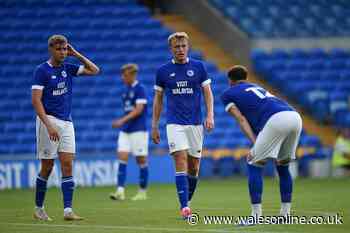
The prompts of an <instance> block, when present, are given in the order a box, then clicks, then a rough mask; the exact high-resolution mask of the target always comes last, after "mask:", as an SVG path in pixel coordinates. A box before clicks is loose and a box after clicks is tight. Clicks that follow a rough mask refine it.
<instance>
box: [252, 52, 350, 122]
mask: <svg viewBox="0 0 350 233" xmlns="http://www.w3.org/2000/svg"><path fill="white" fill-rule="evenodd" d="M252 60H253V61H254V66H255V69H256V71H257V72H258V73H259V74H261V75H263V76H264V78H265V79H266V80H268V81H269V82H270V83H271V84H272V85H274V86H275V87H277V88H278V89H280V90H281V91H282V92H283V93H285V94H286V95H287V96H289V97H290V98H293V99H294V100H296V101H297V102H298V103H300V104H301V105H302V106H303V107H305V108H306V109H308V110H309V111H311V113H312V114H313V115H314V116H315V117H316V118H317V119H318V120H320V121H321V122H328V123H329V122H332V123H333V124H335V125H336V126H338V127H349V126H350V108H349V104H350V103H349V101H350V51H348V50H344V49H331V50H330V51H326V50H324V49H311V50H303V49H292V50H291V51H286V50H282V49H275V50H273V51H271V52H266V51H263V50H255V51H253V52H252Z"/></svg>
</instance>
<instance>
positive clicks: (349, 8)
mask: <svg viewBox="0 0 350 233" xmlns="http://www.w3.org/2000/svg"><path fill="white" fill-rule="evenodd" d="M210 2H211V4H212V5H213V6H215V7H216V8H217V9H218V10H220V11H221V12H222V14H223V15H224V16H225V17H226V18H227V19H229V20H231V21H232V22H233V23H234V24H236V25H238V26H239V27H240V28H241V29H242V30H243V31H245V32H246V33H247V34H248V35H249V36H250V37H252V38H291V37H333V36H349V35H350V14H349V12H350V2H349V1H347V0H332V1H327V0H308V1H305V0H288V1H280V0H210Z"/></svg>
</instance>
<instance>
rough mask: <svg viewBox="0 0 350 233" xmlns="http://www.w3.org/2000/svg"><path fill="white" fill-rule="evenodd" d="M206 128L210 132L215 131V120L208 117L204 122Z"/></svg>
mask: <svg viewBox="0 0 350 233" xmlns="http://www.w3.org/2000/svg"><path fill="white" fill-rule="evenodd" d="M204 127H205V129H206V130H207V131H208V132H210V131H212V130H213V129H214V118H212V117H207V119H205V121H204Z"/></svg>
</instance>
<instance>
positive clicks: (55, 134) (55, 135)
mask: <svg viewBox="0 0 350 233" xmlns="http://www.w3.org/2000/svg"><path fill="white" fill-rule="evenodd" d="M47 132H48V133H49V137H50V140H51V141H54V142H57V141H58V140H59V139H60V136H59V134H58V131H57V129H55V128H54V127H52V126H49V127H47Z"/></svg>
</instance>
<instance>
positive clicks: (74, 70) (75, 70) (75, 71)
mask: <svg viewBox="0 0 350 233" xmlns="http://www.w3.org/2000/svg"><path fill="white" fill-rule="evenodd" d="M83 70H84V66H83V65H75V64H70V63H67V64H66V71H67V73H69V74H70V75H71V76H74V77H76V76H78V75H80V74H82V72H83Z"/></svg>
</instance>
